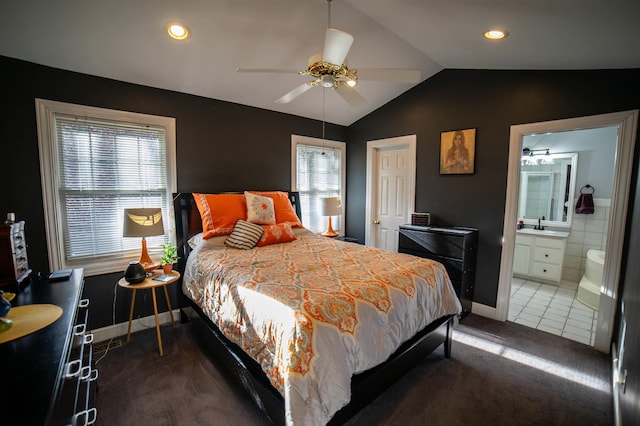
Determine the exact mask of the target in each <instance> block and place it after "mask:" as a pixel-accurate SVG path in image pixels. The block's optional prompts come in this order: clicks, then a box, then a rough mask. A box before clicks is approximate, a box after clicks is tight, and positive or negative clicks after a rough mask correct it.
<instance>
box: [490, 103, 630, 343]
mask: <svg viewBox="0 0 640 426" xmlns="http://www.w3.org/2000/svg"><path fill="white" fill-rule="evenodd" d="M616 125H617V126H619V128H618V142H617V146H616V156H615V158H616V159H615V167H614V179H613V190H612V201H611V211H610V217H609V227H608V230H607V233H608V237H607V245H606V248H605V250H606V252H607V256H606V261H605V265H604V279H603V284H602V287H601V290H600V310H599V313H598V324H597V327H596V338H595V342H594V347H595V349H596V350H598V351H600V352H604V353H609V350H610V346H611V338H612V336H613V327H614V322H615V314H616V309H617V299H618V285H619V280H620V274H621V263H622V249H623V244H624V232H625V228H626V222H627V220H626V219H627V209H628V204H629V191H630V185H631V172H632V167H633V150H634V146H635V141H636V133H637V126H638V110H632V111H623V112H616V113H610V114H601V115H593V116H589V117H579V118H570V119H565V120H556V121H547V122H541V123H531V124H522V125H515V126H511V136H510V139H509V168H508V174H507V194H506V201H505V213H504V230H503V234H502V235H503V243H502V256H501V262H500V276H499V281H498V299H497V303H496V317H497V318H496V319H498V320H499V321H506V320H507V316H508V313H509V299H510V296H511V278H512V275H513V258H514V250H515V238H516V221H517V214H518V213H517V212H518V210H517V209H518V197H519V194H518V192H519V183H520V163H521V158H522V137H523V136H525V135H528V134H533V133H546V132H560V131H567V130H580V129H590V128H596V127H607V126H616ZM572 202H573V201H572Z"/></svg>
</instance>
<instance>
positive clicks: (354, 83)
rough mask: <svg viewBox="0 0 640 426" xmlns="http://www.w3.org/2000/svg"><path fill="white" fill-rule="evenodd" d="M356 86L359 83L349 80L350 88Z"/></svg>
mask: <svg viewBox="0 0 640 426" xmlns="http://www.w3.org/2000/svg"><path fill="white" fill-rule="evenodd" d="M356 84H358V82H357V81H355V80H347V86H349V87H356Z"/></svg>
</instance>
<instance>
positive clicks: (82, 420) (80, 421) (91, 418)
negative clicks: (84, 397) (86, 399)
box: [72, 408, 98, 426]
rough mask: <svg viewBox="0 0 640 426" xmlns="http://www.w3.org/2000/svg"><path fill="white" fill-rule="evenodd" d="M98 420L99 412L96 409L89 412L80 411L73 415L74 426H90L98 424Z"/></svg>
mask: <svg viewBox="0 0 640 426" xmlns="http://www.w3.org/2000/svg"><path fill="white" fill-rule="evenodd" d="M97 418H98V410H97V409H95V408H90V409H88V410H83V411H80V412H79V413H76V414H74V415H73V421H72V424H73V426H81V425H84V426H88V425H92V424H94V423H95V422H96V419H97Z"/></svg>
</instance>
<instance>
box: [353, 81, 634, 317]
mask: <svg viewBox="0 0 640 426" xmlns="http://www.w3.org/2000/svg"><path fill="white" fill-rule="evenodd" d="M639 78H640V70H638V69H635V70H618V71H478V70H445V71H442V72H440V73H439V74H437V75H436V76H434V77H432V78H430V79H429V80H427V81H426V82H424V83H422V84H421V85H420V86H418V87H416V88H414V89H412V90H410V91H409V92H407V93H405V94H404V95H402V96H400V97H398V98H396V99H394V100H393V101H391V102H390V103H388V104H387V105H385V106H384V107H382V108H380V109H378V110H377V111H374V112H373V113H371V114H369V115H367V116H366V117H364V118H362V119H361V120H359V121H358V122H357V123H354V124H353V125H351V126H350V127H349V133H348V137H347V138H348V141H349V143H348V145H347V170H348V172H349V174H348V180H347V197H348V200H349V201H348V205H347V209H348V211H347V217H346V219H347V223H346V228H347V232H348V234H349V235H350V236H353V237H357V238H359V239H360V240H361V241H364V232H365V230H364V228H365V224H364V222H363V220H362V218H363V217H365V196H366V194H365V173H364V171H365V168H366V142H367V141H368V140H375V139H382V138H387V137H395V136H401V135H407V134H416V135H417V153H416V155H417V175H416V179H417V182H416V210H417V211H425V212H430V213H431V214H432V221H433V222H434V223H435V224H438V225H451V226H470V227H475V228H478V229H479V239H480V241H479V250H478V263H477V273H476V287H475V294H474V300H475V301H476V302H479V303H482V304H484V305H488V306H492V307H495V306H496V298H497V290H498V275H499V269H500V257H501V239H502V231H503V219H504V206H505V198H506V183H507V163H508V147H509V134H510V126H512V125H516V124H524V123H533V122H539V121H548V120H557V119H564V118H572V117H580V116H587V115H594V114H602V113H609V112H617V111H625V110H631V109H637V108H640V92H638V91H636V90H631V87H634V86H633V85H634V82H636V81H638V79H639ZM468 128H476V129H477V133H476V160H475V161H476V162H475V173H474V174H473V175H440V174H439V154H440V133H441V132H443V131H450V130H457V129H468ZM634 168H635V170H637V168H638V161H637V160H636V161H635V163H634Z"/></svg>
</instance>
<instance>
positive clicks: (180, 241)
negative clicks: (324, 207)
mask: <svg viewBox="0 0 640 426" xmlns="http://www.w3.org/2000/svg"><path fill="white" fill-rule="evenodd" d="M283 192H287V193H288V194H289V201H291V205H292V206H293V208H294V210H295V212H296V214H297V215H298V217H299V218H301V219H302V213H301V208H300V193H298V192H291V191H283ZM173 213H174V215H175V220H176V239H177V241H176V245H177V247H178V256H180V259H179V260H178V267H177V269H178V270H179V271H180V273H184V266H185V263H186V259H187V257H188V256H189V253H190V252H191V247H190V246H189V238H191V237H192V236H194V235H195V234H197V233H199V232H202V219H201V218H200V212H199V211H198V206H196V202H195V200H194V199H193V194H192V193H191V192H180V193H177V194H173Z"/></svg>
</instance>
